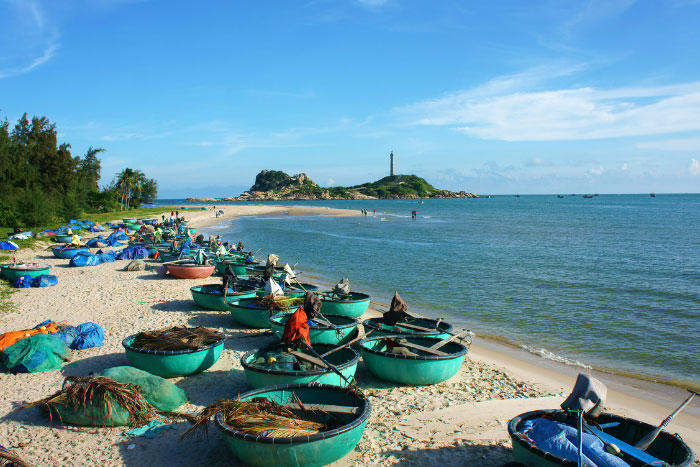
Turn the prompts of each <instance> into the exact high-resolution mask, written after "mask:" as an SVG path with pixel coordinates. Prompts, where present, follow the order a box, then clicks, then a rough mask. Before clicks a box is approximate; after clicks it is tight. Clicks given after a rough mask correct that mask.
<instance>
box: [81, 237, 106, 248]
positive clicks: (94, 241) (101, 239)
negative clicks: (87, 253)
mask: <svg viewBox="0 0 700 467" xmlns="http://www.w3.org/2000/svg"><path fill="white" fill-rule="evenodd" d="M97 242H102V243H105V244H106V243H107V240H105V238H104V237H103V236H102V235H98V236H97V237H95V238H91V239H90V240H88V241H87V243H86V244H85V245H87V247H88V248H97Z"/></svg>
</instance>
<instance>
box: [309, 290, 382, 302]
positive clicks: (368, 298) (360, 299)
mask: <svg viewBox="0 0 700 467" xmlns="http://www.w3.org/2000/svg"><path fill="white" fill-rule="evenodd" d="M330 293H333V291H331V290H324V291H322V292H318V298H319V299H320V300H321V301H322V302H333V303H359V302H368V301H370V296H369V295H367V294H366V293H362V292H350V295H361V296H363V297H364V298H357V299H353V300H338V299H334V298H327V297H326V295H325V294H330Z"/></svg>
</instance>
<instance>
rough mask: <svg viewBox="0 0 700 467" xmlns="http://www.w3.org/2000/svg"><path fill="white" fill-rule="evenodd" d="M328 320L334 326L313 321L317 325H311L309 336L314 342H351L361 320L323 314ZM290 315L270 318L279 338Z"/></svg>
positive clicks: (338, 343)
mask: <svg viewBox="0 0 700 467" xmlns="http://www.w3.org/2000/svg"><path fill="white" fill-rule="evenodd" d="M323 316H325V317H326V319H327V320H328V322H330V323H331V324H334V325H335V326H336V327H335V328H333V327H331V326H328V325H327V324H323V323H322V322H320V321H313V322H314V324H316V326H309V338H310V339H311V343H312V344H332V345H342V344H346V343H348V342H350V341H351V340H352V338H353V336H354V334H355V330H356V329H357V325H358V324H359V321H357V320H356V319H355V318H348V317H347V316H340V315H323ZM287 320H289V315H274V316H272V317H271V318H270V326H271V327H272V333H273V334H274V335H275V336H277V338H278V339H281V338H282V333H283V332H284V325H285V324H287Z"/></svg>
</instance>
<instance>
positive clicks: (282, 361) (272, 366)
mask: <svg viewBox="0 0 700 467" xmlns="http://www.w3.org/2000/svg"><path fill="white" fill-rule="evenodd" d="M312 347H313V349H314V350H315V351H316V352H317V353H318V354H320V355H321V356H323V354H324V353H326V352H329V351H331V350H333V349H335V348H336V347H335V346H334V345H331V344H312ZM285 349H286V346H281V345H274V346H271V347H266V348H263V349H255V350H251V351H250V352H248V353H246V354H245V355H243V357H241V365H242V366H243V371H244V372H245V376H246V378H247V379H248V383H250V385H251V386H253V387H254V388H263V387H268V386H275V385H277V384H297V383H324V384H333V385H336V386H347V384H348V383H347V381H345V380H344V379H343V378H341V377H340V376H338V374H337V373H335V372H334V371H333V370H331V369H330V368H328V367H323V366H319V365H314V364H312V363H309V362H308V361H305V360H304V359H300V358H298V357H295V356H294V355H292V354H290V353H288V352H286V351H285ZM304 353H308V354H309V355H311V354H310V353H309V352H306V351H304ZM324 360H326V361H327V362H328V363H330V364H331V365H333V366H335V367H336V368H337V369H338V371H340V373H341V374H342V375H343V376H345V378H346V379H347V380H348V381H352V380H353V378H354V377H355V371H356V370H357V362H358V361H359V360H360V354H359V353H357V351H355V350H353V349H351V348H350V347H345V348H343V349H340V350H337V351H335V352H333V353H331V354H329V355H328V356H326V357H324Z"/></svg>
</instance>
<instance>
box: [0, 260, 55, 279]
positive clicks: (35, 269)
mask: <svg viewBox="0 0 700 467" xmlns="http://www.w3.org/2000/svg"><path fill="white" fill-rule="evenodd" d="M50 270H51V266H41V265H39V264H36V263H17V264H12V263H10V264H2V265H0V275H2V277H4V278H5V279H7V280H8V281H10V282H14V281H16V280H17V278H18V277H19V276H31V277H38V276H43V275H44V274H48V273H49V271H50Z"/></svg>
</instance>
